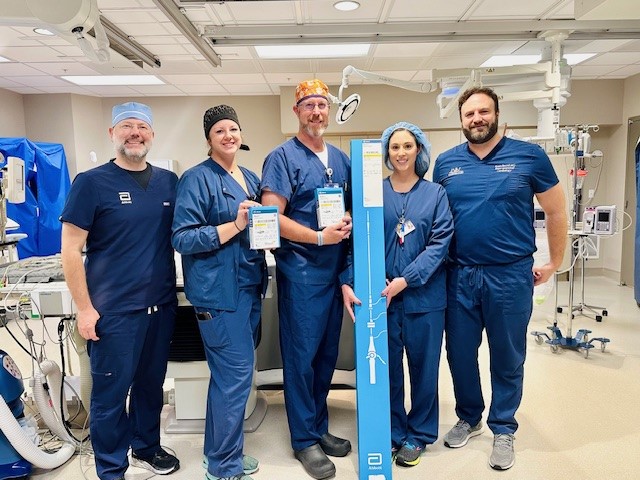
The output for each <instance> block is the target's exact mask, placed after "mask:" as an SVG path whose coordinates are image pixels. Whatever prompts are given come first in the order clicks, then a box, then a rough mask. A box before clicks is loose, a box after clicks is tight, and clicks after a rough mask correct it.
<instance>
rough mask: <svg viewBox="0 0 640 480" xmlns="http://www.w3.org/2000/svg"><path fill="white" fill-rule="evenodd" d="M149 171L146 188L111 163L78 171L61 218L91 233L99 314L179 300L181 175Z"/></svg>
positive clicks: (90, 281) (93, 294)
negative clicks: (176, 237)
mask: <svg viewBox="0 0 640 480" xmlns="http://www.w3.org/2000/svg"><path fill="white" fill-rule="evenodd" d="M151 169H152V170H151V178H150V180H149V185H147V188H146V190H145V189H143V188H142V187H141V186H140V184H138V182H136V181H135V179H134V178H133V177H132V176H131V175H130V174H129V173H128V172H127V171H126V170H124V169H122V168H120V167H118V166H117V165H116V164H115V163H114V162H113V161H111V162H109V163H107V164H105V165H101V166H99V167H96V168H94V169H91V170H89V171H87V172H83V173H79V174H78V176H76V178H75V180H74V182H73V184H72V186H71V190H70V192H69V196H68V197H67V201H66V204H65V206H64V209H63V211H62V215H60V220H61V221H62V222H68V223H71V224H73V225H75V226H77V227H79V228H81V229H83V230H86V231H87V232H89V233H88V236H87V246H86V248H87V256H86V261H85V269H86V275H87V286H88V288H89V297H90V298H91V302H92V303H93V306H94V308H95V309H96V310H97V311H98V312H99V313H100V314H103V315H104V314H116V313H124V312H131V311H134V310H141V309H146V308H148V307H150V306H153V305H162V304H163V303H167V302H169V301H173V300H175V298H176V289H175V285H176V273H175V265H174V261H173V248H172V247H171V222H172V220H173V209H174V206H175V198H176V183H177V181H178V177H177V176H176V174H175V173H173V172H169V171H168V170H164V169H161V168H156V167H153V166H152V167H151Z"/></svg>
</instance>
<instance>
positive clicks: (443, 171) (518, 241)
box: [433, 137, 558, 265]
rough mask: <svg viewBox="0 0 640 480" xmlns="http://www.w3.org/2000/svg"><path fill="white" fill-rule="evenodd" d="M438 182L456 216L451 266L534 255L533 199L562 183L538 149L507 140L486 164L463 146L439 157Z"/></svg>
mask: <svg viewBox="0 0 640 480" xmlns="http://www.w3.org/2000/svg"><path fill="white" fill-rule="evenodd" d="M433 179H434V181H435V182H437V183H440V184H442V185H443V186H444V188H445V190H446V191H447V196H448V198H449V204H450V205H451V211H452V213H453V220H454V225H455V234H454V237H453V241H452V242H451V248H450V249H449V258H450V260H451V261H452V262H454V263H456V264H459V265H496V264H508V263H512V262H515V261H517V260H519V259H521V258H524V257H526V256H529V255H532V254H533V252H535V250H536V247H535V232H534V229H533V196H534V194H536V193H542V192H545V191H547V190H548V189H549V188H551V187H553V186H554V185H556V184H557V183H558V177H557V175H556V173H555V171H554V170H553V166H552V165H551V161H550V160H549V157H548V156H547V154H546V153H544V151H543V150H542V148H540V147H539V146H538V145H535V144H531V143H527V142H523V141H520V140H514V139H510V138H506V137H503V138H502V139H501V140H500V142H499V143H498V144H497V145H496V147H495V148H494V149H493V150H492V151H491V153H490V154H489V155H487V156H486V157H485V158H484V159H482V160H481V159H480V158H479V157H478V156H477V155H476V154H474V153H473V152H472V151H471V150H470V149H469V146H468V144H467V143H463V144H461V145H458V146H457V147H454V148H452V149H450V150H448V151H446V152H444V153H442V154H441V155H439V156H438V159H437V160H436V164H435V167H434V172H433Z"/></svg>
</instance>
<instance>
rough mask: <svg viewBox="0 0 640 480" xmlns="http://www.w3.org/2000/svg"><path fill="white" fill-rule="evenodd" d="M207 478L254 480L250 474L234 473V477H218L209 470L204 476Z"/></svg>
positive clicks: (215, 479) (211, 479)
mask: <svg viewBox="0 0 640 480" xmlns="http://www.w3.org/2000/svg"><path fill="white" fill-rule="evenodd" d="M204 478H205V480H253V478H251V477H250V476H249V475H244V474H243V475H234V476H233V477H216V476H215V475H211V474H210V473H209V472H207V473H206V474H205V476H204Z"/></svg>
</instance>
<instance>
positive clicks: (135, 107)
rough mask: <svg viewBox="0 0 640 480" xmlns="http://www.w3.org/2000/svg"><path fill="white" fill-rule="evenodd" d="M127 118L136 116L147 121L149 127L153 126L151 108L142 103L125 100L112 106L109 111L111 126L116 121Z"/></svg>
mask: <svg viewBox="0 0 640 480" xmlns="http://www.w3.org/2000/svg"><path fill="white" fill-rule="evenodd" d="M127 118H136V119H138V120H142V121H143V122H145V123H147V124H148V125H149V126H150V127H152V126H153V115H152V114H151V108H149V107H148V106H147V105H145V104H144V103H138V102H127V103H123V104H121V105H116V106H114V107H113V110H112V111H111V126H112V127H113V126H115V125H116V123H119V122H121V121H122V120H126V119H127Z"/></svg>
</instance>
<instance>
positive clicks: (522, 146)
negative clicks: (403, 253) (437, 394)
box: [433, 88, 567, 470]
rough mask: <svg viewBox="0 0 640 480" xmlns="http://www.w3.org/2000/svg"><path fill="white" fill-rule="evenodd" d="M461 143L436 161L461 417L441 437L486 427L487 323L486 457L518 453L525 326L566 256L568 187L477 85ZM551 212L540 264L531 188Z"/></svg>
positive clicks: (449, 339) (465, 104) (450, 441)
mask: <svg viewBox="0 0 640 480" xmlns="http://www.w3.org/2000/svg"><path fill="white" fill-rule="evenodd" d="M458 110H459V113H460V120H461V123H462V131H463V133H464V135H465V137H466V138H467V143H463V144H462V145H459V146H457V147H454V148H452V149H451V150H448V151H446V152H444V153H443V154H441V155H440V156H439V157H438V159H437V160H436V164H435V169H434V173H433V179H434V181H435V182H438V183H440V184H442V185H443V186H444V188H445V190H446V192H447V196H448V198H449V204H450V206H451V211H452V214H453V223H454V229H455V230H454V236H453V240H452V242H451V246H450V248H449V258H448V271H447V274H448V278H447V296H448V300H447V310H446V316H445V333H446V347H447V359H448V361H449V368H450V370H451V376H452V378H453V387H454V394H455V398H456V414H457V416H458V418H459V421H458V422H457V423H456V425H455V426H454V427H453V428H452V429H451V430H450V431H449V432H448V433H447V434H446V435H445V436H444V444H445V445H446V446H447V447H450V448H458V447H462V446H464V445H466V443H467V441H468V440H469V438H471V437H473V436H476V435H479V434H481V433H482V430H483V424H482V413H483V410H484V399H483V397H482V390H481V386H480V373H479V368H478V347H479V346H480V343H481V342H482V331H483V330H486V335H487V341H488V344H489V352H490V373H491V389H492V398H491V405H490V408H489V414H488V418H487V424H488V426H489V428H490V429H491V431H492V432H493V434H494V441H493V452H492V454H491V457H490V459H489V464H490V465H491V467H492V468H494V469H496V470H506V469H508V468H510V467H511V466H512V465H513V464H514V462H515V453H514V448H513V441H514V433H515V431H516V429H517V428H518V423H517V422H516V419H515V413H516V410H517V409H518V407H519V405H520V401H521V399H522V388H523V374H524V360H525V353H526V333H527V326H528V323H529V318H530V316H531V312H532V309H533V287H534V285H538V284H540V283H543V282H546V281H547V280H548V279H549V278H550V277H551V276H552V275H553V273H554V272H555V271H556V270H557V269H558V267H559V266H560V264H561V263H562V257H563V255H564V247H565V243H566V234H567V216H566V212H565V200H564V193H563V191H562V187H561V186H560V184H559V182H558V177H557V176H556V174H555V172H554V170H553V167H552V166H551V162H550V160H549V157H548V156H547V155H546V154H545V153H544V151H543V150H542V149H541V148H540V147H539V146H538V145H534V144H530V143H526V142H522V141H519V140H513V139H510V138H505V137H503V136H502V135H500V134H499V133H498V117H499V114H500V112H499V108H498V97H497V95H496V94H495V92H493V90H491V89H489V88H473V89H470V90H467V91H466V92H464V93H463V94H462V95H461V96H460V99H459V101H458ZM534 196H535V198H536V199H537V200H538V203H539V204H540V206H541V207H542V208H543V210H544V211H545V213H546V221H547V236H548V239H549V250H550V261H549V263H547V264H545V265H542V266H535V267H534V266H533V257H532V255H533V252H534V251H535V250H536V246H535V232H534V229H533V197H534Z"/></svg>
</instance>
